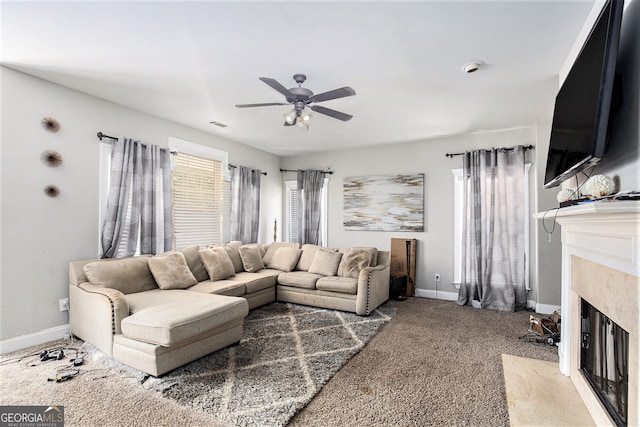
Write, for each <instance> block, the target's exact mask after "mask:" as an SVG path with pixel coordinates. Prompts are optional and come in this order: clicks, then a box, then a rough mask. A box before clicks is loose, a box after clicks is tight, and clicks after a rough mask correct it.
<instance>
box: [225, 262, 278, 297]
mask: <svg viewBox="0 0 640 427" xmlns="http://www.w3.org/2000/svg"><path fill="white" fill-rule="evenodd" d="M279 274H280V271H277V270H270V269H268V268H265V269H263V270H260V271H256V272H255V273H248V272H246V271H245V272H243V273H238V274H236V277H235V278H234V280H237V281H239V282H242V283H244V286H245V288H246V293H247V294H252V293H254V292H258V291H261V290H263V289H267V288H273V287H275V285H276V279H277V278H278V275H279Z"/></svg>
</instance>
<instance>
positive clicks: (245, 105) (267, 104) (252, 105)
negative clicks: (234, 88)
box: [236, 102, 289, 108]
mask: <svg viewBox="0 0 640 427" xmlns="http://www.w3.org/2000/svg"><path fill="white" fill-rule="evenodd" d="M271 105H289V104H288V103H286V102H265V103H262V104H236V107H238V108H249V107H269V106H271Z"/></svg>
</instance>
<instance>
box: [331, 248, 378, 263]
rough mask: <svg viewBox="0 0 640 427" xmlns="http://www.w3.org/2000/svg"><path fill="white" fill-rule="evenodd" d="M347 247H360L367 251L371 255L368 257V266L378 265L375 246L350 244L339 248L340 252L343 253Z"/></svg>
mask: <svg viewBox="0 0 640 427" xmlns="http://www.w3.org/2000/svg"><path fill="white" fill-rule="evenodd" d="M349 249H362V250H364V251H367V252H369V255H370V256H371V257H370V259H369V266H370V267H373V266H376V265H378V248H376V247H375V246H351V247H348V248H340V252H342V253H343V254H345V253H347V251H348V250H349Z"/></svg>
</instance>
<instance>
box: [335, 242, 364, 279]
mask: <svg viewBox="0 0 640 427" xmlns="http://www.w3.org/2000/svg"><path fill="white" fill-rule="evenodd" d="M370 263H371V252H370V251H368V250H366V249H361V248H349V249H348V250H347V251H346V252H345V254H344V255H343V256H342V260H341V261H340V266H339V267H338V276H340V277H353V278H354V279H357V278H358V276H359V275H360V270H362V269H363V268H366V267H369V264H370Z"/></svg>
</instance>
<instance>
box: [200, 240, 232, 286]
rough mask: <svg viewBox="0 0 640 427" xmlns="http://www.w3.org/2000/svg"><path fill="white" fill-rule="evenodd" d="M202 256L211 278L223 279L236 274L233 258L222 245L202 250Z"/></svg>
mask: <svg viewBox="0 0 640 427" xmlns="http://www.w3.org/2000/svg"><path fill="white" fill-rule="evenodd" d="M200 258H202V262H203V263H204V266H205V268H206V269H207V271H208V272H209V279H210V280H223V279H226V278H228V277H232V276H234V275H235V274H236V270H235V268H234V267H233V263H232V262H231V258H229V254H228V253H227V251H226V250H225V248H223V247H222V246H218V247H213V248H207V249H203V250H201V251H200Z"/></svg>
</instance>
